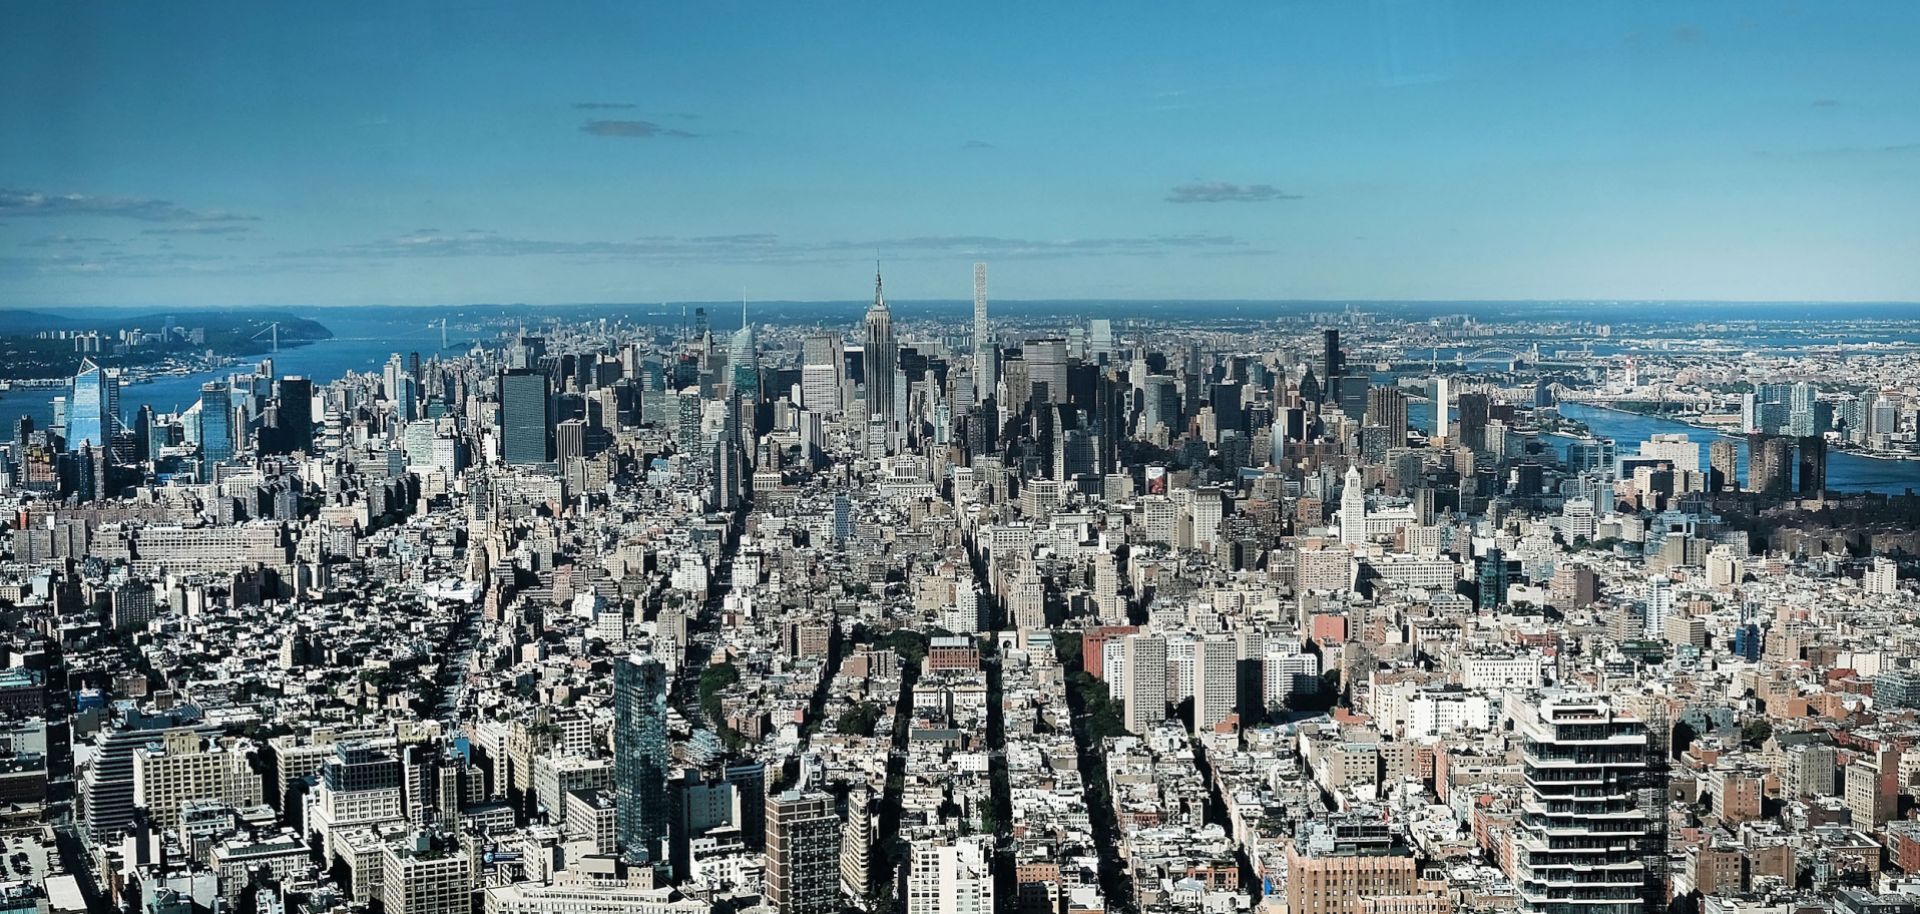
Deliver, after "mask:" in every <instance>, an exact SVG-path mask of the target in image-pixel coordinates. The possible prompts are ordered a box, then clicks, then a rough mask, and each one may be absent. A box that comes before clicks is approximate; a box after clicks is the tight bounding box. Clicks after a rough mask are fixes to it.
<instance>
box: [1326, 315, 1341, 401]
mask: <svg viewBox="0 0 1920 914" xmlns="http://www.w3.org/2000/svg"><path fill="white" fill-rule="evenodd" d="M1345 370H1346V364H1345V357H1344V356H1343V355H1342V354H1341V352H1340V330H1339V328H1337V327H1328V328H1326V329H1325V330H1322V331H1320V401H1321V402H1323V403H1338V402H1340V375H1341V374H1342V373H1343V372H1344V371H1345Z"/></svg>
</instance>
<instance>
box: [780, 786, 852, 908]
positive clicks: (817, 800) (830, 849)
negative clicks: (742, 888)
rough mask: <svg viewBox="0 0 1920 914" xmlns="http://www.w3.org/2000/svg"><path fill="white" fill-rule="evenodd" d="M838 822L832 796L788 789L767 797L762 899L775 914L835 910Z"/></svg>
mask: <svg viewBox="0 0 1920 914" xmlns="http://www.w3.org/2000/svg"><path fill="white" fill-rule="evenodd" d="M840 832H841V822H840V817H839V816H838V815H837V814H835V813H834V810H833V797H832V796H830V795H828V794H826V793H822V792H820V791H802V790H788V791H785V792H783V793H777V794H774V795H772V796H769V797H767V852H766V853H767V859H766V866H767V876H766V900H767V903H768V904H770V905H772V906H773V907H774V909H775V910H778V911H779V912H780V914H833V912H835V911H837V910H839V907H840Z"/></svg>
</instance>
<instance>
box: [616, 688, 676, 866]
mask: <svg viewBox="0 0 1920 914" xmlns="http://www.w3.org/2000/svg"><path fill="white" fill-rule="evenodd" d="M668 761H669V759H668V745H667V672H666V668H665V667H663V666H661V665H660V661H658V660H655V659H653V658H652V657H645V656H641V655H640V654H632V655H629V656H627V657H622V658H620V659H619V660H618V661H615V663H614V665H613V788H614V800H615V803H616V809H615V813H616V816H615V833H616V836H617V838H618V841H619V844H620V854H621V856H622V857H623V858H625V859H626V860H627V861H628V862H629V863H635V864H641V865H653V864H660V863H664V862H666V860H667V857H666V854H665V850H664V848H663V847H662V846H661V845H662V842H664V841H665V840H666V838H667V821H668V812H669V808H668V804H667V765H668Z"/></svg>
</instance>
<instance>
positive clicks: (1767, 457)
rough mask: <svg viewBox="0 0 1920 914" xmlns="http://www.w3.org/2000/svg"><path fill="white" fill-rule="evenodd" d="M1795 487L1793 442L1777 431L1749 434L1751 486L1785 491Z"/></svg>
mask: <svg viewBox="0 0 1920 914" xmlns="http://www.w3.org/2000/svg"><path fill="white" fill-rule="evenodd" d="M1792 489H1793V451H1792V446H1791V442H1790V441H1789V440H1788V439H1786V438H1781V437H1778V436H1775V435H1767V434H1753V435H1748V436H1747V490H1748V491H1751V492H1759V493H1762V494H1765V495H1784V494H1787V493H1788V492H1789V491H1791V490H1792Z"/></svg>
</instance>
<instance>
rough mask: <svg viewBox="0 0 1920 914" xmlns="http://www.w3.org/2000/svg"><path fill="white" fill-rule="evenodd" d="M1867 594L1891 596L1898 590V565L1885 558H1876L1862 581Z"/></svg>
mask: <svg viewBox="0 0 1920 914" xmlns="http://www.w3.org/2000/svg"><path fill="white" fill-rule="evenodd" d="M1863 583H1864V584H1865V585H1866V588H1867V593H1870V594H1876V595H1878V596H1883V597H1885V596H1892V595H1893V594H1895V593H1897V592H1899V590H1900V565H1899V563H1898V562H1895V561H1894V560H1892V559H1890V558H1887V557H1886V556H1876V557H1875V558H1874V560H1873V567H1872V568H1869V569H1867V574H1866V578H1865V580H1864V581H1863Z"/></svg>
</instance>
